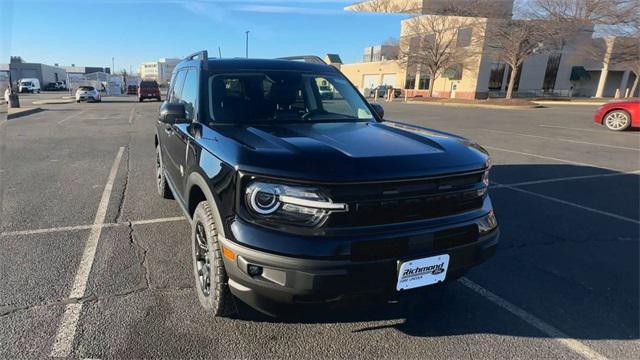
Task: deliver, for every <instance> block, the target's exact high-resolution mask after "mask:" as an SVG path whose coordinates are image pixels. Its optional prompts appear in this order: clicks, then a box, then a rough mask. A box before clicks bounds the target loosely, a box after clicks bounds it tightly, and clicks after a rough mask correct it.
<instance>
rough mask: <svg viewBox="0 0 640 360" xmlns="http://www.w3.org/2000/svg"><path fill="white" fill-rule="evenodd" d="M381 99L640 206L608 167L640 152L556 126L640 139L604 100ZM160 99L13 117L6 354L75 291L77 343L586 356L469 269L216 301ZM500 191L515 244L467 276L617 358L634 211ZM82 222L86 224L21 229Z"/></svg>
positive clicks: (21, 351) (510, 161) (506, 233)
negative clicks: (209, 297)
mask: <svg viewBox="0 0 640 360" xmlns="http://www.w3.org/2000/svg"><path fill="white" fill-rule="evenodd" d="M383 105H384V106H385V110H386V113H387V116H386V117H387V118H389V119H395V120H398V121H405V122H411V123H415V124H419V125H426V126H430V127H434V128H437V129H441V130H445V131H450V132H454V133H458V134H461V135H464V136H467V137H470V138H472V139H473V140H475V141H477V142H478V143H480V144H482V145H486V146H490V147H495V148H500V149H506V150H512V152H508V151H497V150H495V151H494V150H491V151H490V152H491V153H492V157H493V160H494V168H493V173H492V180H494V181H495V182H497V183H500V184H507V185H508V184H514V183H519V182H525V181H536V180H545V179H554V178H564V177H573V176H585V175H596V177H593V178H587V179H574V180H568V181H558V182H553V183H545V184H531V185H526V186H522V187H521V188H522V189H525V190H527V191H530V192H533V193H534V194H542V195H544V196H550V197H553V198H557V199H560V200H562V201H565V202H570V203H573V204H576V205H577V206H582V207H586V208H594V209H598V210H600V211H602V212H605V213H610V214H614V215H619V216H623V217H626V218H629V219H638V218H639V217H640V204H639V203H638V199H639V198H640V181H639V176H638V175H636V174H633V175H631V174H629V175H621V176H615V177H597V175H599V174H610V173H611V172H612V170H610V169H612V168H614V169H619V170H621V171H636V170H640V157H639V156H638V152H635V151H633V150H620V149H615V150H614V149H613V148H607V147H603V146H597V145H594V146H590V145H588V144H582V143H581V144H577V143H569V142H566V141H562V140H558V139H573V140H578V141H581V142H586V143H593V144H601V145H611V146H619V147H627V148H632V149H633V148H638V149H639V150H640V133H638V132H637V131H634V132H627V133H623V134H614V133H611V132H607V131H606V130H604V129H602V128H600V127H598V126H597V125H595V124H593V123H592V120H591V115H592V113H593V110H594V107H589V106H580V107H562V106H556V107H553V108H550V109H535V110H496V109H476V108H455V107H450V106H446V107H445V106H437V105H424V104H399V103H392V104H387V103H383ZM134 107H135V109H136V110H135V114H136V115H135V119H134V121H132V123H131V124H130V123H129V121H128V120H129V115H130V113H131V110H132V109H133V108H134ZM157 109H158V103H153V102H145V103H142V104H138V103H137V102H136V101H135V100H134V99H133V98H130V97H122V98H118V99H110V98H105V101H104V102H103V103H101V104H67V105H55V106H50V107H49V108H47V109H46V111H43V112H40V113H37V114H33V115H29V116H25V117H22V118H19V119H16V120H12V121H9V122H7V123H4V124H0V139H1V140H0V141H2V143H1V144H0V149H4V150H3V151H1V152H0V170H1V172H0V194H1V195H0V199H2V212H1V213H0V220H1V221H0V232H2V233H3V234H2V235H0V278H1V279H2V281H1V282H0V358H42V357H48V356H49V354H50V351H51V346H52V342H53V339H54V338H55V336H56V332H57V330H58V327H59V326H60V322H61V318H62V314H63V312H64V309H65V306H66V305H68V304H73V303H82V304H83V306H82V312H81V314H80V318H79V321H78V324H77V326H78V327H77V330H76V333H75V334H76V335H75V338H74V340H73V344H72V353H71V357H73V358H146V357H161V358H193V357H198V358H202V357H207V358H243V359H245V358H344V357H349V358H356V359H357V358H405V359H406V358H409V359H418V358H427V357H428V358H432V359H450V358H455V359H459V358H487V359H504V358H569V359H572V358H579V357H580V356H579V355H578V354H577V353H576V352H574V351H572V350H571V349H570V348H568V347H566V346H565V345H563V344H562V343H560V342H559V341H556V340H557V339H554V338H551V337H549V336H548V335H546V334H544V333H542V332H541V331H540V330H538V329H536V328H535V327H533V326H531V325H530V324H529V323H527V322H525V321H523V320H522V319H521V318H519V317H517V316H515V315H514V314H512V313H510V312H508V311H505V310H504V309H503V308H501V307H499V306H497V305H496V304H495V303H493V302H491V301H489V300H488V299H486V298H485V297H482V296H480V295H479V294H477V293H475V292H473V291H471V290H470V289H469V288H467V287H465V286H463V285H462V284H460V283H453V284H451V285H450V286H448V287H446V288H445V289H443V290H442V291H437V292H436V291H434V292H431V293H429V294H428V295H427V297H426V298H423V299H413V300H407V301H402V302H400V303H393V304H377V303H373V304H365V303H363V304H358V305H357V306H354V307H345V308H340V309H334V310H317V309H309V310H306V311H300V310H292V312H291V313H290V314H286V315H287V316H285V317H283V318H281V319H271V318H268V317H266V316H263V315H261V314H259V313H257V312H255V311H253V310H251V309H249V308H247V307H246V306H243V305H242V304H240V305H239V309H240V313H239V314H238V315H236V316H235V317H231V318H222V319H219V318H212V317H210V316H209V315H208V314H207V313H205V312H204V311H203V310H202V309H201V308H200V306H199V304H198V301H197V298H196V296H195V294H194V292H193V289H192V287H193V282H194V280H193V279H192V276H193V275H192V267H191V266H192V265H191V259H190V256H191V252H190V247H189V239H188V237H189V233H190V230H189V226H188V224H187V222H186V221H184V220H180V219H177V217H180V216H182V214H181V211H180V209H179V208H178V206H177V205H176V204H175V202H173V201H169V200H162V199H159V198H158V196H157V195H156V194H155V177H154V176H155V168H154V167H155V158H154V151H155V149H154V148H153V131H154V128H153V126H154V122H155V121H156V118H157ZM83 111H84V112H83ZM81 112H83V113H81ZM65 119H68V120H66V121H64V122H62V123H61V124H58V123H59V122H60V121H62V120H65ZM541 125H554V126H560V127H566V128H567V129H562V128H548V127H544V126H541ZM568 128H583V129H585V130H588V131H575V130H569V129H568ZM481 129H490V130H499V132H496V131H483V130H481ZM518 133H520V134H525V133H526V134H535V135H536V136H541V137H542V138H530V137H522V136H518V135H517V134H518ZM119 147H125V152H124V154H123V158H122V161H121V163H120V166H119V168H118V172H117V176H116V178H115V182H114V184H113V191H112V193H111V197H110V199H109V206H108V208H107V215H106V219H105V225H104V226H103V228H102V234H101V237H100V240H99V242H98V247H97V251H96V255H95V260H94V262H93V266H92V269H91V273H90V276H89V280H88V283H87V288H86V296H85V297H83V298H80V299H70V298H69V297H68V296H69V293H70V289H71V287H72V285H73V280H74V276H75V272H76V269H77V268H78V264H79V262H80V259H81V256H82V251H83V248H84V245H85V243H86V241H87V237H88V235H89V232H90V227H87V226H85V227H82V226H84V225H90V224H92V223H93V220H94V216H95V214H96V209H97V206H98V203H99V201H100V198H101V194H102V192H103V189H104V186H105V181H106V179H107V177H108V174H109V169H110V166H111V164H112V163H113V160H114V157H115V155H116V153H117V151H118V149H119ZM551 158H555V159H562V160H564V161H554V160H551ZM572 162H573V163H572ZM577 163H583V164H591V165H590V166H587V165H579V164H577ZM491 194H492V199H493V201H494V204H495V208H496V212H497V215H498V219H499V222H500V225H501V230H502V238H501V245H500V247H499V249H498V253H497V255H496V256H495V258H493V259H491V260H490V261H489V262H487V263H486V264H483V265H481V266H479V267H478V268H475V269H473V270H472V271H470V272H469V274H468V275H467V277H468V278H469V279H470V280H472V281H473V282H475V283H477V284H479V285H480V286H482V287H483V288H485V289H488V290H489V291H491V292H492V293H495V294H497V295H498V296H500V297H502V298H504V299H506V300H507V301H509V302H510V303H512V304H515V305H516V306H518V307H519V308H521V309H523V310H524V311H526V312H528V313H530V314H533V315H535V316H536V317H537V318H540V319H542V320H544V321H545V322H547V323H549V324H551V325H552V326H554V327H555V328H557V329H559V330H561V331H562V332H563V333H564V334H567V335H568V336H569V337H570V338H572V339H576V340H577V341H580V342H581V343H582V344H584V345H586V346H588V347H590V348H591V349H594V350H595V351H597V352H598V353H600V354H602V355H604V356H606V357H608V358H611V359H629V358H633V357H636V356H637V354H638V353H640V342H639V341H638V339H639V338H640V330H639V321H640V310H639V307H640V305H639V302H640V301H639V291H640V290H639V285H638V283H639V282H640V280H639V275H638V274H639V273H640V265H639V262H640V261H639V258H640V245H639V244H640V234H639V233H640V229H639V227H638V225H637V224H635V223H632V222H629V221H623V220H620V219H616V218H613V217H610V216H607V215H603V214H598V213H594V212H592V211H588V210H585V209H584V208H580V207H577V206H572V205H566V204H560V203H557V202H552V201H549V200H548V199H544V198H541V197H536V196H534V195H531V194H524V193H520V192H516V191H513V190H510V189H508V188H501V187H496V188H493V189H491ZM154 219H155V220H154ZM158 219H159V220H158ZM146 220H153V221H151V222H147V221H146ZM156 220H157V221H156ZM74 226H81V228H72V229H61V230H60V229H59V230H60V231H49V230H45V231H42V232H33V233H29V232H26V233H24V231H27V230H36V229H52V228H54V229H55V228H59V227H74ZM17 231H21V232H23V233H15V232H17Z"/></svg>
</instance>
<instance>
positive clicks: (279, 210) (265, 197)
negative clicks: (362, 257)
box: [244, 182, 347, 227]
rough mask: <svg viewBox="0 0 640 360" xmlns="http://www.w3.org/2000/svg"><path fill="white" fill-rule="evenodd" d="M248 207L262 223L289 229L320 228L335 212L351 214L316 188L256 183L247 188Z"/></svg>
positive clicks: (342, 205)
mask: <svg viewBox="0 0 640 360" xmlns="http://www.w3.org/2000/svg"><path fill="white" fill-rule="evenodd" d="M244 199H245V203H246V206H247V208H248V209H249V211H250V212H251V213H252V214H253V215H254V216H255V217H257V218H259V219H261V220H268V221H274V222H277V223H284V224H288V225H297V226H308V227H312V226H317V225H320V224H322V223H323V222H324V221H325V220H326V219H327V217H328V216H329V214H331V213H332V212H339V211H347V205H346V204H337V203H334V202H332V201H331V199H329V198H328V197H326V196H324V195H322V194H321V192H320V191H319V190H318V189H316V188H313V187H305V186H291V185H281V184H272V183H264V182H254V183H251V184H250V185H249V186H247V189H246V191H245V196H244Z"/></svg>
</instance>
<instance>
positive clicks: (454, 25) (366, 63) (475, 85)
mask: <svg viewBox="0 0 640 360" xmlns="http://www.w3.org/2000/svg"><path fill="white" fill-rule="evenodd" d="M465 2H469V3H471V2H473V3H474V4H475V5H476V6H477V5H478V3H484V4H485V6H481V9H482V14H483V15H484V16H485V17H469V16H464V15H465V14H464V11H465V10H464V7H456V8H454V7H452V5H451V3H452V2H451V1H445V0H372V1H365V2H361V3H357V4H354V5H351V6H349V7H347V8H346V10H350V11H376V12H401V13H411V14H418V15H416V16H414V17H411V18H408V19H405V20H403V21H402V22H401V27H400V37H401V39H403V38H407V37H409V38H410V37H411V32H412V31H416V30H415V29H418V28H419V26H418V25H416V24H420V22H423V23H433V22H434V20H438V21H444V22H445V23H447V24H451V30H450V31H449V30H447V31H448V32H447V34H448V36H451V37H452V39H453V38H455V39H454V40H455V41H453V44H454V47H456V48H459V50H463V51H465V53H466V54H468V55H467V56H465V60H464V62H463V63H459V64H454V65H452V66H451V67H450V68H449V69H447V70H446V71H444V73H443V75H441V76H440V77H438V78H437V79H436V80H435V81H432V80H431V79H430V78H429V75H428V73H427V71H425V70H424V69H421V66H419V65H415V62H412V61H408V62H407V61H403V62H400V61H399V60H397V59H388V58H385V57H379V56H378V57H375V56H369V57H367V56H366V54H367V52H371V50H370V49H372V48H367V49H366V50H365V57H364V59H363V62H360V63H353V64H343V65H342V67H341V70H342V72H343V73H344V74H345V75H346V76H347V77H348V78H349V79H350V80H351V81H352V82H353V83H354V84H355V85H356V86H357V87H358V89H359V90H360V91H361V92H362V93H363V94H364V95H365V96H369V95H370V94H372V93H373V91H372V89H374V88H376V87H377V86H380V85H386V86H393V87H395V88H402V89H404V91H405V93H406V94H407V96H409V97H413V96H422V97H427V96H429V94H430V93H431V91H432V90H433V92H432V93H433V96H434V97H452V98H465V99H485V98H488V97H504V96H505V93H506V88H507V85H508V80H509V75H510V72H511V69H510V67H509V66H508V65H506V64H505V63H503V62H501V61H499V60H497V57H496V56H495V55H493V54H492V53H491V50H490V49H489V48H488V46H487V44H486V41H485V39H484V33H485V32H487V31H490V30H491V27H492V26H496V24H497V23H499V22H501V21H504V20H505V19H510V18H511V16H512V15H511V12H512V10H513V0H459V2H457V3H456V4H458V5H460V4H464V3H465ZM456 12H457V13H460V15H463V16H456V15H454V14H455V13H456ZM615 41H616V40H615V39H592V38H591V36H590V33H589V35H583V37H582V38H579V37H577V38H575V39H573V43H569V44H567V45H565V46H564V47H563V49H562V50H561V51H558V52H556V53H553V54H550V55H538V56H532V57H530V58H528V59H527V60H526V61H525V62H524V64H523V65H522V68H521V69H520V71H519V75H518V77H517V79H516V84H515V91H516V92H515V96H520V97H529V96H582V97H613V96H615V95H616V94H617V93H618V94H620V96H625V93H627V94H628V92H629V91H630V88H631V86H632V84H633V82H634V80H635V76H634V74H633V73H632V72H631V71H629V69H628V68H625V67H624V66H619V65H615V61H613V58H615V50H614V49H615ZM593 42H603V45H602V48H603V51H602V61H588V60H585V57H584V56H580V55H578V54H577V52H576V48H577V47H578V46H581V45H584V44H586V43H589V44H591V43H593ZM605 49H607V50H605ZM411 56H412V55H411V53H410V54H409V57H411ZM412 64H413V65H412ZM629 95H630V96H632V95H634V94H629Z"/></svg>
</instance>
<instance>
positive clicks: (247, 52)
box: [245, 30, 250, 59]
mask: <svg viewBox="0 0 640 360" xmlns="http://www.w3.org/2000/svg"><path fill="white" fill-rule="evenodd" d="M249 33H250V31H249V30H247V31H245V34H246V35H247V40H246V46H245V52H246V56H247V59H248V58H249Z"/></svg>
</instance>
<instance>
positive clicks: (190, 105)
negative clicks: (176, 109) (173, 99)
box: [180, 69, 198, 120]
mask: <svg viewBox="0 0 640 360" xmlns="http://www.w3.org/2000/svg"><path fill="white" fill-rule="evenodd" d="M180 102H181V103H183V104H184V109H185V112H186V114H187V120H193V119H194V118H195V116H196V113H197V111H198V72H197V71H196V70H194V69H191V70H189V71H188V72H187V76H186V77H185V80H184V85H183V86H182V94H181V99H180Z"/></svg>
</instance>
